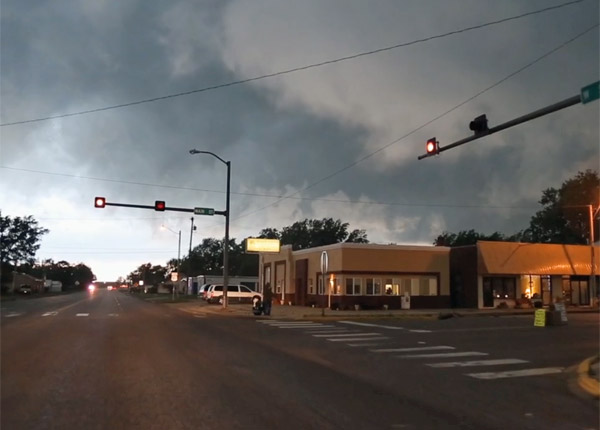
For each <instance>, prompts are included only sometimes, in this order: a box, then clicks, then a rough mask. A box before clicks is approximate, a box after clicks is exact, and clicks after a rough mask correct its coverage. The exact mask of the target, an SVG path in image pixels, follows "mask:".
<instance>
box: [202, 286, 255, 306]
mask: <svg viewBox="0 0 600 430" xmlns="http://www.w3.org/2000/svg"><path fill="white" fill-rule="evenodd" d="M206 291H207V293H206V301H207V302H208V303H219V304H223V284H213V285H211V286H209V287H208V289H207V290H206ZM255 297H258V298H259V299H260V300H261V301H262V299H263V297H262V294H260V293H257V292H256V291H253V290H251V289H250V288H249V287H246V286H245V285H227V302H228V303H252V299H253V298H255Z"/></svg>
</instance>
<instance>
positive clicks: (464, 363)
mask: <svg viewBox="0 0 600 430" xmlns="http://www.w3.org/2000/svg"><path fill="white" fill-rule="evenodd" d="M519 363H529V362H528V361H527V360H519V359H518V358H505V359H499V360H472V361H450V362H445V363H432V364H427V366H430V367H437V368H439V367H471V366H500V365H503V364H519Z"/></svg>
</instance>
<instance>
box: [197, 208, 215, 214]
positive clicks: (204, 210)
mask: <svg viewBox="0 0 600 430" xmlns="http://www.w3.org/2000/svg"><path fill="white" fill-rule="evenodd" d="M214 214H215V210H214V209H213V208H194V215H214Z"/></svg>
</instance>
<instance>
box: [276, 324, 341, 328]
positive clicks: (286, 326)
mask: <svg viewBox="0 0 600 430" xmlns="http://www.w3.org/2000/svg"><path fill="white" fill-rule="evenodd" d="M276 327H277V328H309V327H308V326H302V325H280V326H276ZM313 327H314V328H320V327H325V328H327V327H335V326H334V325H327V324H319V325H314V326H310V328H313Z"/></svg>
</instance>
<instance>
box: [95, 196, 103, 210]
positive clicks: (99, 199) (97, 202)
mask: <svg viewBox="0 0 600 430" xmlns="http://www.w3.org/2000/svg"><path fill="white" fill-rule="evenodd" d="M105 206H106V199H105V198H104V197H96V198H95V199H94V207H96V208H103V207H105Z"/></svg>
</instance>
